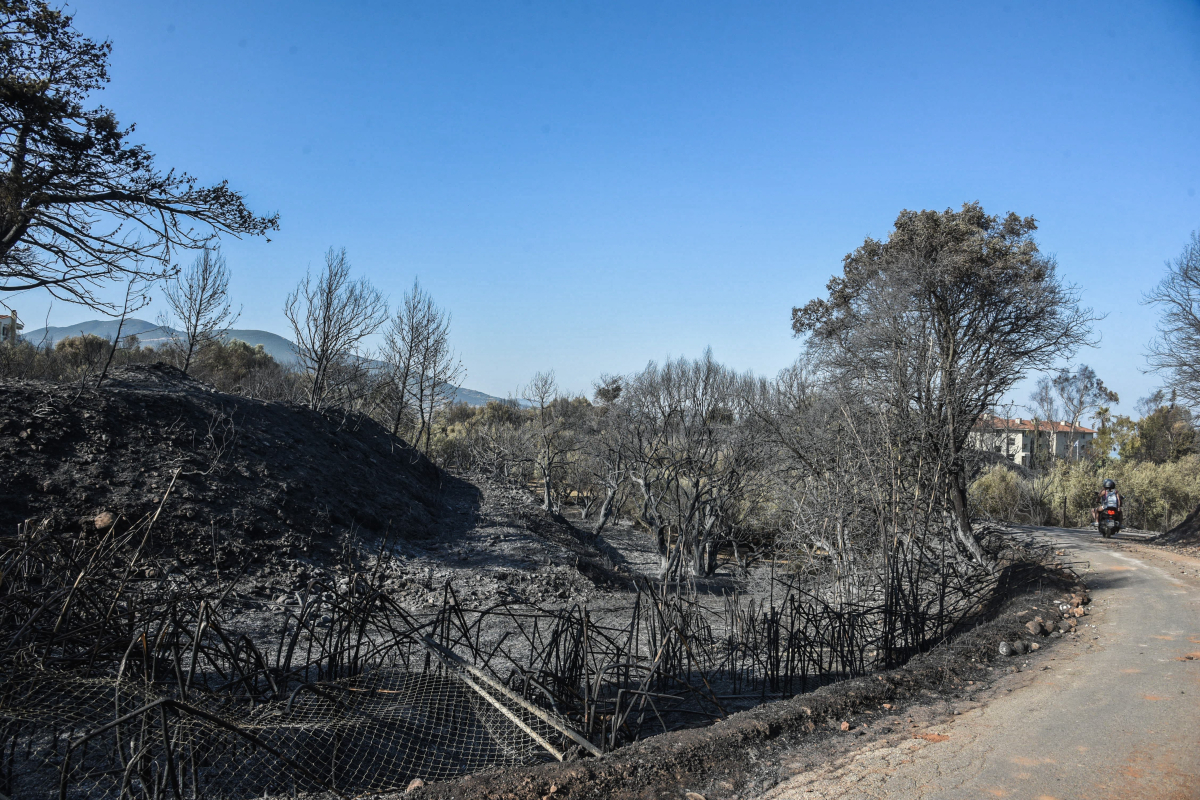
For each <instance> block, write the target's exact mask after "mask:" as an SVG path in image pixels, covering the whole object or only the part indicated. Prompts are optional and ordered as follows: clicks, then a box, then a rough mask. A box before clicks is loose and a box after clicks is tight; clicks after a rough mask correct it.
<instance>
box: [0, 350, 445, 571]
mask: <svg viewBox="0 0 1200 800" xmlns="http://www.w3.org/2000/svg"><path fill="white" fill-rule="evenodd" d="M0 460H2V461H3V464H4V467H3V469H2V470H0V529H3V530H5V531H13V530H15V529H16V527H17V525H18V524H19V523H21V522H23V521H26V520H33V524H35V525H36V524H41V523H42V522H43V521H45V524H46V525H47V527H49V528H51V529H54V530H57V531H60V532H63V533H75V534H78V535H81V536H90V535H94V534H95V533H96V531H97V529H101V530H103V529H106V528H107V527H109V526H110V525H115V526H116V527H117V528H118V529H120V528H122V527H125V526H128V525H130V524H132V523H133V522H134V521H136V520H137V519H139V518H141V517H143V516H144V515H146V514H148V513H152V512H154V511H155V510H156V509H157V508H158V507H159V504H160V503H162V511H161V513H160V515H159V518H158V520H157V521H156V522H155V526H154V536H155V540H156V541H157V542H158V543H160V544H163V545H169V547H170V549H171V551H172V552H173V553H174V554H175V555H176V556H177V558H178V559H179V560H180V561H181V562H182V563H183V564H185V565H186V564H188V563H189V562H192V561H197V560H200V559H202V560H203V562H204V563H206V564H211V563H212V548H213V546H214V545H213V543H214V541H217V542H219V543H218V545H217V546H218V548H219V551H220V553H221V558H222V559H223V560H225V561H226V562H229V563H228V564H227V565H228V566H235V565H239V564H247V565H248V564H253V563H256V562H261V561H263V560H264V558H268V557H276V556H288V555H293V556H300V555H301V554H306V555H307V556H308V557H309V558H312V559H313V560H317V561H321V560H323V559H324V558H326V557H330V556H331V555H332V554H333V553H335V552H336V551H337V545H336V542H337V541H338V539H339V538H340V537H343V536H344V535H345V534H347V533H348V532H349V531H351V530H357V531H361V532H363V533H364V534H365V535H381V534H384V533H385V532H389V531H390V535H391V536H392V537H393V538H396V539H401V540H402V539H405V538H413V537H417V538H419V537H422V536H427V535H429V534H430V532H431V531H432V529H433V526H434V524H435V521H436V517H437V511H436V508H437V502H438V501H437V498H438V496H439V492H441V491H443V489H444V488H445V481H444V480H443V479H444V478H445V476H444V475H443V473H442V472H441V471H440V470H439V469H438V468H437V467H435V466H434V465H433V464H432V463H430V462H429V461H428V460H427V459H425V457H424V456H422V455H421V454H419V453H418V452H416V451H415V450H413V449H412V448H410V447H408V446H407V445H406V444H405V443H404V442H403V441H402V440H400V439H397V438H396V437H393V436H391V435H390V434H389V433H388V432H387V431H386V430H384V429H383V428H382V427H380V426H379V425H378V424H376V423H375V422H372V421H371V420H369V419H365V418H361V417H355V416H350V415H346V414H344V413H342V412H337V413H334V414H329V415H322V414H320V413H317V412H314V411H311V410H309V409H307V408H303V407H299V406H293V405H284V404H278V403H266V402H262V401H257V400H251V399H247V398H243V397H238V396H235V395H229V394H224V393H221V392H217V391H214V390H212V389H210V388H209V387H207V386H205V385H204V384H202V383H199V382H197V381H194V380H191V379H189V378H186V377H184V376H183V375H182V373H180V372H179V371H178V370H177V369H175V368H174V367H170V366H168V365H165V364H154V365H136V366H129V367H125V368H122V369H119V370H117V371H116V372H115V373H114V374H113V376H112V378H111V379H110V380H109V381H108V382H107V383H106V385H105V386H104V388H103V390H102V391H99V392H97V391H92V390H90V389H86V388H81V387H80V386H78V385H74V386H73V385H62V384H59V385H55V384H49V383H43V382H35V381H15V380H7V381H3V382H0ZM172 484H173V485H172ZM168 490H169V496H168V497H167V501H166V502H165V503H164V502H163V498H164V496H167V495H168ZM222 566H225V565H222Z"/></svg>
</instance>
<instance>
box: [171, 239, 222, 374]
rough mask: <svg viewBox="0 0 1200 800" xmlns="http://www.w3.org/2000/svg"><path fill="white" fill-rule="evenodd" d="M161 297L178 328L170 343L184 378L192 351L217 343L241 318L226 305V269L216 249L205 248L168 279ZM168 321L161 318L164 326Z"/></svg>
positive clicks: (219, 252)
mask: <svg viewBox="0 0 1200 800" xmlns="http://www.w3.org/2000/svg"><path fill="white" fill-rule="evenodd" d="M163 296H164V297H165V298H166V300H167V306H168V307H169V308H170V309H171V311H172V312H173V313H174V315H175V318H176V319H178V320H179V323H180V325H181V326H182V330H181V331H180V333H179V335H178V336H177V337H175V340H174V342H173V344H174V345H175V349H176V350H178V352H179V355H180V356H181V357H182V361H183V367H182V369H183V374H184V375H186V374H188V370H189V369H191V366H192V357H193V356H194V355H195V354H196V351H197V350H199V349H200V348H202V347H204V346H205V345H206V344H210V343H212V342H218V341H220V340H221V339H222V338H223V337H224V336H225V334H226V333H227V332H228V331H229V328H230V326H231V325H232V324H233V323H234V321H236V320H237V318H238V317H239V316H241V312H240V311H237V312H235V311H234V310H233V308H232V307H231V306H230V304H229V267H228V266H227V265H226V263H225V256H223V255H222V254H221V251H220V249H218V248H216V247H209V246H207V245H205V246H204V248H203V249H202V250H201V251H200V253H199V254H198V255H197V256H196V260H195V261H193V262H192V265H191V266H190V267H188V268H186V269H185V270H183V271H182V272H181V273H180V274H178V275H176V276H175V277H174V278H172V279H170V280H168V282H167V284H166V286H165V287H164V288H163ZM168 321H170V320H169V319H168V318H166V317H164V318H163V319H162V323H163V325H164V327H165V326H166V324H167V322H168Z"/></svg>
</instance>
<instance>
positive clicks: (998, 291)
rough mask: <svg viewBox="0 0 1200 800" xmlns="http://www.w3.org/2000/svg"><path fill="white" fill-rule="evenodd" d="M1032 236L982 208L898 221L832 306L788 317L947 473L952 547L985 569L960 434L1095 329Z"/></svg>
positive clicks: (1012, 217) (1029, 229) (858, 262)
mask: <svg viewBox="0 0 1200 800" xmlns="http://www.w3.org/2000/svg"><path fill="white" fill-rule="evenodd" d="M1036 230H1037V223H1036V221H1035V220H1034V219H1033V217H1019V216H1017V215H1016V214H1013V213H1009V214H1008V215H1007V216H1004V217H999V216H992V215H989V214H987V213H985V212H984V210H983V208H982V207H980V205H979V204H978V203H967V204H964V205H963V206H962V208H961V209H960V210H958V211H955V210H953V209H947V210H946V211H943V212H939V211H919V212H918V211H903V212H901V214H900V215H899V217H897V219H896V222H895V224H894V226H893V228H892V230H891V232H890V233H889V234H888V237H887V238H886V239H883V240H879V239H874V238H870V237H868V238H867V239H866V240H865V241H864V242H863V244H862V245H861V246H860V247H858V248H857V249H856V250H854V251H853V252H852V253H849V254H848V255H847V256H846V257H845V259H844V260H843V270H842V274H841V275H840V276H835V277H834V278H833V279H831V280H830V282H829V284H828V290H829V294H828V296H827V297H825V298H821V299H816V300H813V301H811V302H809V303H807V304H806V305H804V306H801V307H798V308H795V309H793V311H792V328H793V331H794V332H795V333H796V334H797V335H798V336H805V337H807V339H808V345H809V347H810V348H812V351H813V353H814V354H815V355H816V356H817V357H818V358H819V360H820V361H821V363H822V364H823V368H825V369H827V370H830V371H831V372H835V373H837V374H838V375H840V376H841V379H842V380H844V381H846V382H847V383H848V384H850V385H853V386H854V388H855V390H856V391H857V392H859V393H860V394H861V396H862V397H863V398H865V399H866V400H867V401H868V402H869V403H871V404H872V405H874V406H875V407H878V408H881V409H886V410H887V412H888V414H889V415H890V416H891V418H892V422H891V423H890V425H889V429H890V430H892V431H894V432H895V434H896V435H897V436H899V437H901V440H902V441H901V442H900V443H899V444H900V445H902V447H903V448H904V449H905V450H910V451H911V452H913V453H914V455H915V456H916V459H915V460H914V463H935V462H936V463H942V464H944V468H945V471H946V478H947V481H946V485H945V489H946V493H947V494H948V495H949V502H950V505H951V507H952V516H953V518H954V521H955V525H954V528H955V533H956V536H957V539H958V541H959V542H960V543H961V545H962V546H963V547H964V548H966V549H967V550H968V551H969V552H970V553H971V554H972V556H973V558H975V559H976V560H977V561H978V562H979V563H981V564H985V565H989V566H990V565H991V560H990V558H989V557H988V556H987V554H986V553H985V552H984V550H983V548H982V546H981V545H980V543H979V541H978V540H977V538H976V537H975V536H974V534H973V531H972V528H971V522H970V516H969V511H968V506H967V464H966V459H965V453H964V451H965V449H966V444H967V438H968V434H969V433H970V431H971V428H972V427H973V426H974V424H975V422H976V421H977V420H978V419H979V417H980V416H981V415H982V414H983V413H984V412H985V411H986V410H987V409H988V407H989V406H991V405H992V404H993V403H994V402H995V401H996V399H998V398H999V397H1000V396H1001V395H1003V394H1004V393H1005V392H1006V391H1007V390H1008V389H1010V388H1011V387H1012V386H1013V385H1014V384H1015V383H1016V382H1017V381H1019V380H1020V379H1021V378H1022V377H1023V376H1025V375H1026V374H1027V373H1028V372H1030V371H1036V370H1046V369H1048V368H1049V367H1050V366H1051V365H1052V364H1053V363H1054V362H1055V361H1057V360H1059V359H1062V358H1069V357H1070V356H1071V355H1072V354H1073V353H1074V352H1075V351H1076V350H1077V349H1078V348H1079V347H1080V346H1082V345H1084V344H1085V343H1087V342H1088V341H1089V340H1090V337H1091V332H1092V326H1091V323H1092V322H1093V321H1094V320H1095V319H1096V317H1095V316H1094V315H1093V314H1092V313H1091V311H1090V309H1084V308H1081V307H1080V306H1079V304H1078V291H1077V290H1076V289H1075V288H1074V287H1072V286H1069V285H1066V284H1064V283H1063V282H1062V281H1061V280H1060V279H1059V277H1058V275H1057V271H1056V265H1055V262H1054V259H1053V258H1051V257H1050V256H1047V255H1045V254H1044V253H1042V252H1041V251H1040V250H1039V248H1038V245H1037V242H1036V241H1035V240H1034V238H1033V234H1034V232H1035V231H1036ZM922 459H923V461H922Z"/></svg>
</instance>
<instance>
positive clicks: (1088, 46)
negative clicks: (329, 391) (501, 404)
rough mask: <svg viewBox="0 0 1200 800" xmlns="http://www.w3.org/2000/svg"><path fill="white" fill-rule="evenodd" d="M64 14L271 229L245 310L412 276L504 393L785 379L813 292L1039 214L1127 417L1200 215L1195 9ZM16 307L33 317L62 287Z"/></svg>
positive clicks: (144, 121)
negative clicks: (967, 225)
mask: <svg viewBox="0 0 1200 800" xmlns="http://www.w3.org/2000/svg"><path fill="white" fill-rule="evenodd" d="M72 8H73V9H74V10H75V12H76V25H77V27H78V28H79V29H80V30H82V31H84V32H85V33H87V34H88V35H91V36H93V37H95V38H109V39H111V40H112V41H113V45H114V48H113V58H112V84H111V86H110V88H109V89H107V90H106V91H105V92H104V93H103V95H102V101H103V103H104V104H105V105H106V106H109V107H110V108H112V109H113V110H114V111H115V112H116V113H117V115H118V118H119V119H121V120H122V121H124V122H127V123H128V122H136V123H137V136H136V138H137V139H138V140H140V141H142V142H144V143H145V144H146V145H147V146H148V147H149V148H150V149H151V150H152V151H154V152H155V153H157V154H158V156H159V159H160V163H161V164H162V165H164V166H166V165H169V166H176V167H181V168H184V169H187V170H188V171H190V172H192V173H193V174H196V175H198V176H199V177H200V178H201V179H202V180H205V181H215V180H220V179H223V178H228V179H229V180H230V181H231V183H232V184H233V185H234V186H235V187H237V188H239V189H240V190H242V191H243V192H245V193H246V194H247V196H248V198H249V201H250V203H251V206H252V207H253V208H255V209H256V210H259V211H264V212H267V211H278V212H279V213H280V215H281V230H280V231H279V232H278V234H276V235H274V236H272V241H271V242H269V243H267V242H264V241H261V240H255V241H242V242H238V241H229V242H227V243H226V245H225V250H226V253H227V255H228V258H229V262H230V265H231V266H232V267H233V269H234V271H235V275H234V280H233V283H232V289H233V292H234V294H235V300H236V301H237V302H238V303H241V304H243V305H244V306H245V310H244V312H243V315H242V319H241V320H240V322H239V323H238V326H239V327H255V328H265V329H268V330H272V331H275V332H277V333H280V334H284V335H286V334H287V333H288V331H287V326H286V322H285V320H284V318H283V315H282V310H281V309H282V305H283V300H284V297H285V295H286V294H287V292H288V291H289V290H290V289H291V288H292V287H293V286H294V285H295V283H296V281H297V280H298V279H299V278H300V277H301V276H302V275H303V273H304V271H305V269H306V268H307V267H308V266H310V265H311V266H314V267H315V266H317V265H319V263H320V261H321V257H322V254H323V253H324V251H325V250H326V249H327V248H328V247H329V246H330V245H336V246H339V247H340V246H345V247H346V248H347V251H348V253H349V256H350V259H351V261H352V263H353V264H354V266H355V269H356V271H357V272H358V273H359V274H363V275H366V276H368V277H369V278H370V279H371V280H372V281H373V282H375V284H376V285H378V286H379V287H380V288H382V289H383V290H384V291H385V292H387V293H388V294H389V295H391V297H392V298H394V299H399V297H400V295H401V294H402V293H403V291H404V290H405V289H406V288H407V287H408V286H409V285H410V284H411V283H412V280H413V278H414V276H420V279H421V281H422V283H423V284H425V286H426V287H427V288H428V289H430V291H431V292H432V293H433V295H434V296H435V298H436V299H437V300H438V301H439V302H440V303H441V304H442V305H443V306H445V307H446V308H448V309H450V310H451V311H452V312H453V314H454V328H453V332H454V341H455V344H456V346H457V348H458V349H459V351H460V352H461V354H462V358H463V361H464V363H465V365H466V367H467V369H468V372H469V376H468V378H467V380H466V381H465V383H466V385H468V386H470V387H472V388H476V389H479V390H482V391H485V392H489V393H491V394H497V395H505V394H508V393H510V392H512V391H514V390H515V388H516V387H517V386H518V385H519V384H521V383H522V382H523V381H525V380H526V379H527V378H528V377H529V376H530V375H531V374H532V373H533V372H534V371H535V370H539V369H549V368H553V369H555V370H556V372H557V374H558V376H559V379H560V383H562V384H563V386H564V387H566V388H568V389H572V390H577V391H583V390H587V389H588V387H589V385H590V383H591V381H592V380H593V379H594V378H595V376H597V375H598V374H599V373H601V372H626V371H631V370H635V369H638V368H640V367H641V366H643V365H644V364H645V363H646V361H647V360H649V359H651V358H658V359H661V358H663V357H665V356H676V355H697V354H699V353H700V352H701V351H702V350H703V348H704V347H706V346H708V345H711V346H712V347H713V349H714V352H715V354H716V355H717V357H718V358H720V359H721V360H723V361H725V362H727V363H729V364H730V365H732V366H735V367H737V368H740V369H752V370H754V371H756V372H760V373H768V374H770V373H774V372H775V371H777V370H778V369H780V368H782V367H784V366H785V365H786V364H788V363H789V362H790V361H791V360H792V359H793V358H794V357H795V355H796V353H797V350H798V343H797V341H796V340H795V339H793V338H792V337H791V331H790V328H789V312H790V309H791V307H792V306H794V305H799V304H802V303H804V302H806V301H807V300H809V299H811V298H812V297H814V296H818V295H820V294H821V293H822V292H823V289H824V284H825V282H826V281H827V280H828V278H829V276H830V275H831V274H833V273H834V272H836V271H838V269H839V267H840V260H841V257H842V256H843V255H844V254H845V253H846V252H848V251H850V250H852V249H853V248H854V247H855V246H856V245H857V244H859V243H861V242H862V240H863V237H864V236H866V235H868V234H870V235H874V236H884V235H886V234H887V231H888V229H889V227H890V225H891V223H892V221H893V220H894V219H895V217H896V214H897V213H898V212H899V211H900V210H901V209H904V208H912V209H918V208H937V209H943V208H946V207H948V206H954V207H957V206H958V205H960V204H961V203H963V202H964V201H969V200H978V201H980V202H981V203H982V204H983V206H984V208H986V209H987V210H989V211H990V212H992V213H1003V212H1006V211H1009V210H1012V211H1016V212H1018V213H1020V214H1022V215H1027V214H1032V215H1034V216H1036V217H1037V218H1038V220H1039V222H1040V226H1041V227H1040V232H1039V237H1038V238H1039V241H1040V242H1041V245H1042V247H1043V249H1044V250H1045V251H1047V252H1050V253H1053V254H1055V255H1056V256H1057V258H1058V262H1059V266H1060V270H1061V273H1062V275H1063V277H1064V278H1065V279H1066V280H1067V281H1068V282H1071V283H1075V284H1078V285H1080V286H1081V288H1082V290H1083V300H1084V303H1085V304H1086V305H1090V306H1092V307H1094V308H1095V309H1096V310H1097V311H1100V312H1103V313H1106V314H1107V315H1108V317H1107V319H1106V320H1105V321H1104V322H1103V323H1101V324H1100V326H1099V332H1100V333H1101V335H1102V337H1103V338H1102V343H1101V346H1100V348H1099V349H1098V350H1094V351H1089V352H1085V353H1083V354H1081V355H1080V357H1079V358H1078V359H1077V360H1080V361H1083V362H1086V363H1090V364H1091V365H1092V366H1094V367H1095V368H1096V370H1097V372H1098V373H1099V374H1100V375H1101V377H1103V378H1104V379H1105V381H1106V382H1107V383H1108V384H1109V385H1110V386H1112V387H1113V388H1115V389H1117V390H1118V391H1119V392H1120V393H1121V395H1122V399H1123V401H1124V402H1123V403H1122V407H1123V408H1124V409H1131V408H1132V406H1133V401H1135V400H1136V399H1137V397H1138V396H1140V395H1144V394H1146V393H1147V392H1148V391H1149V390H1150V389H1151V388H1152V387H1153V385H1154V379H1153V377H1147V376H1145V375H1143V374H1141V372H1140V369H1139V368H1140V367H1141V366H1142V365H1143V363H1144V359H1143V356H1142V352H1143V348H1144V345H1145V343H1146V341H1148V340H1149V339H1150V337H1151V336H1152V335H1153V321H1154V320H1153V313H1152V312H1151V311H1150V310H1148V309H1147V308H1145V307H1143V306H1140V305H1139V304H1138V299H1139V298H1140V296H1141V294H1142V293H1143V292H1145V291H1146V290H1148V289H1149V288H1151V287H1152V286H1153V285H1154V284H1155V283H1156V282H1157V281H1158V279H1159V278H1160V277H1161V274H1162V270H1163V262H1164V260H1166V259H1168V258H1171V257H1174V256H1175V255H1176V254H1178V253H1179V251H1180V250H1181V249H1182V248H1183V245H1184V243H1185V242H1186V241H1187V238H1188V235H1189V233H1190V232H1191V231H1192V230H1194V229H1196V228H1200V197H1198V196H1197V190H1200V146H1198V145H1200V3H1197V2H1194V0H1193V2H1142V3H1102V2H1101V3H1098V2H1089V3H1067V2H1059V3H1052V4H1048V3H1018V2H1009V3H981V4H970V3H943V4H936V3H931V4H915V3H909V4H886V3H841V4H831V3H820V4H815V3H814V4H803V3H798V2H789V3H778V4H771V3H736V4H735V3H724V4H715V3H705V2H698V1H697V0H689V2H680V3H646V2H636V3H635V2H630V3H622V2H605V3H572V2H554V3H551V2H517V3H509V2H479V3H455V2H438V3H401V2H394V3H393V2H389V3H383V2H378V3H376V2H346V3H338V4H331V3H313V2H288V3H283V2H255V1H254V0H242V1H241V2H237V3H232V2H216V1H213V0H208V1H207V2H204V3H184V2H176V1H174V0H153V1H151V0H144V1H142V0H137V1H135V0H103V2H100V1H99V0H79V2H77V3H76V4H74V5H73V6H72ZM6 299H9V300H10V301H11V302H13V305H16V306H18V308H20V310H21V311H22V315H23V317H24V318H25V319H26V320H27V321H30V322H31V326H40V324H41V323H42V320H43V318H45V315H46V313H47V306H48V303H47V300H46V298H44V297H39V296H35V295H34V294H32V293H30V294H27V295H23V296H20V297H17V298H6ZM155 310H156V309H151V310H149V311H147V312H143V314H142V316H147V317H152V315H153V313H154V311H155ZM92 316H94V314H92V313H90V312H88V311H86V310H84V309H79V308H74V307H70V306H67V305H65V304H62V303H56V304H55V305H54V307H53V309H52V310H51V311H50V314H49V321H50V324H67V323H70V322H75V321H79V320H81V319H84V318H88V317H92ZM1026 394H1027V392H1026V390H1025V389H1024V388H1022V389H1021V390H1019V391H1018V399H1019V400H1023V399H1025V395H1026Z"/></svg>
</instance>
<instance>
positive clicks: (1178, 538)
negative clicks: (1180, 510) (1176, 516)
mask: <svg viewBox="0 0 1200 800" xmlns="http://www.w3.org/2000/svg"><path fill="white" fill-rule="evenodd" d="M1154 543H1155V544H1180V545H1200V506H1197V507H1196V509H1195V510H1194V511H1192V513H1190V514H1188V515H1187V517H1186V518H1185V519H1184V520H1183V522H1181V523H1179V524H1178V525H1176V526H1175V527H1174V528H1171V530H1169V531H1167V532H1166V533H1164V534H1163V535H1162V536H1159V537H1158V538H1156V539H1155V540H1154Z"/></svg>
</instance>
